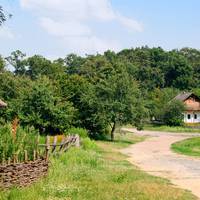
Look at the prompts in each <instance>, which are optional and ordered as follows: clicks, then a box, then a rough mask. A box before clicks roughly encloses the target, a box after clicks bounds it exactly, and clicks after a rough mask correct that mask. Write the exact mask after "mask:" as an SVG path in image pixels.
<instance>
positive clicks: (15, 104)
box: [0, 47, 200, 137]
mask: <svg viewBox="0 0 200 200" xmlns="http://www.w3.org/2000/svg"><path fill="white" fill-rule="evenodd" d="M8 65H9V66H10V65H11V66H12V67H13V69H14V71H12V72H11V71H9V70H8V68H9V67H8ZM183 90H184V91H194V92H195V93H196V94H197V95H199V96H200V51H199V50H197V49H191V48H183V49H181V50H172V51H165V50H163V49H162V48H149V47H141V48H135V49H125V50H122V51H121V52H119V53H114V52H111V51H107V52H105V53H104V54H103V55H100V54H97V55H87V56H85V57H81V56H78V55H75V54H70V55H68V56H66V57H65V58H58V59H57V60H54V61H50V60H48V59H46V58H44V57H42V56H40V55H35V56H32V57H26V55H25V53H22V52H21V51H19V50H17V51H15V52H12V53H11V55H10V56H9V57H7V58H3V57H0V98H1V99H2V100H4V101H6V102H7V103H8V108H7V109H4V110H1V111H0V112H1V121H2V123H4V121H11V120H13V119H14V118H15V117H18V118H19V119H20V122H21V124H22V125H24V126H26V125H29V126H34V127H36V128H39V129H40V130H41V132H42V131H44V132H56V131H57V132H63V131H65V130H67V129H69V128H70V127H72V126H75V127H83V128H86V129H87V130H89V131H90V134H91V136H93V137H99V136H101V135H103V134H105V133H106V132H111V133H112V136H113V134H114V131H115V128H116V125H122V124H130V123H131V124H133V125H136V126H138V127H141V126H142V124H143V122H144V121H145V120H148V119H151V118H152V117H154V118H156V119H162V118H163V113H164V110H165V109H166V106H167V103H168V102H169V101H170V100H171V99H172V98H173V97H174V96H175V95H176V94H177V93H178V92H180V91H183Z"/></svg>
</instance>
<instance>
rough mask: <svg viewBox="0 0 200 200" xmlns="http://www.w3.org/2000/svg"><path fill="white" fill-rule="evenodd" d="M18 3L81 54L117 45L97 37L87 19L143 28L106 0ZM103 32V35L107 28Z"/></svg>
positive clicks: (47, 29)
mask: <svg viewBox="0 0 200 200" xmlns="http://www.w3.org/2000/svg"><path fill="white" fill-rule="evenodd" d="M20 3H21V7H22V8H24V9H28V10H30V11H33V12H34V14H35V15H36V16H37V17H38V19H39V24H40V25H41V27H42V28H43V29H44V30H45V31H47V32H48V33H49V34H51V35H53V36H56V37H59V38H60V39H61V40H62V41H65V42H66V43H67V46H68V48H74V49H75V50H78V51H80V50H79V48H82V49H83V50H85V53H88V52H90V51H93V52H96V51H98V52H102V50H107V49H117V48H119V44H118V42H116V41H112V42H111V41H110V40H109V38H106V39H102V38H100V37H98V36H97V34H95V30H93V27H92V26H91V25H90V24H91V23H90V22H93V23H95V24H98V23H99V25H100V26H103V23H104V22H107V23H110V22H115V23H118V24H120V25H122V26H123V27H124V28H125V29H127V30H129V31H137V32H141V31H143V27H142V25H141V23H140V22H138V21H137V20H134V19H132V18H128V17H126V16H123V15H122V14H120V13H118V12H117V11H115V10H114V9H113V7H112V4H111V1H110V0H20ZM104 31H105V35H107V34H106V32H107V30H106V29H105V30H104ZM76 48H77V49H76ZM81 51H82V50H81Z"/></svg>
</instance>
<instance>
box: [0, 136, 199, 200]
mask: <svg viewBox="0 0 200 200" xmlns="http://www.w3.org/2000/svg"><path fill="white" fill-rule="evenodd" d="M121 137H122V136H120V135H118V136H117V141H116V142H115V143H111V142H108V141H107V142H103V141H99V142H91V141H89V140H88V139H87V138H86V139H84V140H83V143H84V144H83V147H82V148H79V149H78V148H72V149H70V150H69V151H68V152H67V153H66V154H63V155H61V156H60V157H59V158H51V167H50V170H49V175H48V177H46V178H45V179H43V180H41V181H40V182H38V183H36V184H34V185H32V186H30V187H28V188H24V189H15V188H13V189H11V190H10V191H1V192H0V199H1V200H27V199H28V200H36V199H37V200H195V199H196V198H195V197H194V196H193V195H192V194H191V193H190V192H187V191H184V190H181V189H177V188H175V187H173V186H172V185H171V184H170V183H169V182H168V181H167V180H165V179H161V178H156V177H153V176H150V175H148V174H146V173H144V172H142V171H140V170H139V169H138V168H136V167H135V166H132V165H131V164H130V163H129V162H128V161H126V157H125V156H123V155H122V154H120V153H119V151H118V150H119V149H120V148H123V147H126V146H127V145H129V144H134V143H136V142H138V141H141V140H143V139H144V138H139V137H137V136H133V135H131V134H127V135H126V136H125V137H124V138H123V139H122V138H121ZM121 139H122V140H121Z"/></svg>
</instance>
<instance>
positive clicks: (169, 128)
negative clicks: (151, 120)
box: [144, 125, 200, 133]
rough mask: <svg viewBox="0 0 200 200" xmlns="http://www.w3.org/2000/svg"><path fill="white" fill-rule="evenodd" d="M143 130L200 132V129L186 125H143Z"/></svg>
mask: <svg viewBox="0 0 200 200" xmlns="http://www.w3.org/2000/svg"><path fill="white" fill-rule="evenodd" d="M144 130H149V131H166V132H179V133H184V132H185V133H200V129H194V128H190V127H186V126H164V125H145V126H144Z"/></svg>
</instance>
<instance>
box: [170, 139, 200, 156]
mask: <svg viewBox="0 0 200 200" xmlns="http://www.w3.org/2000/svg"><path fill="white" fill-rule="evenodd" d="M171 148H172V150H174V151H175V152H177V153H180V154H184V155H189V156H197V157H200V137H195V138H190V139H186V140H183V141H180V142H177V143H174V144H172V146H171Z"/></svg>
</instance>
